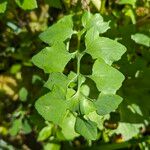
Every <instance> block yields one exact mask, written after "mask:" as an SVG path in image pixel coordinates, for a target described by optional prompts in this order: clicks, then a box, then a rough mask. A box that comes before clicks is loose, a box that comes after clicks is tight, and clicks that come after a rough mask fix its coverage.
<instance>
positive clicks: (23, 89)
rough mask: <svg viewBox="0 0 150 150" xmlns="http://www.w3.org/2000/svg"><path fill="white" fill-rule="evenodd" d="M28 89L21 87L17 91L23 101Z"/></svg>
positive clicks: (25, 98)
mask: <svg viewBox="0 0 150 150" xmlns="http://www.w3.org/2000/svg"><path fill="white" fill-rule="evenodd" d="M27 96H28V90H27V89H26V88H25V87H22V88H21V89H20V91H19V99H20V100H21V101H23V102H25V101H26V100H27Z"/></svg>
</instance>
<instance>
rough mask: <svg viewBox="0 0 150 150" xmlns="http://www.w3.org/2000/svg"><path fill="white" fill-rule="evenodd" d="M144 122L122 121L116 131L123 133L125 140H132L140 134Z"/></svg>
mask: <svg viewBox="0 0 150 150" xmlns="http://www.w3.org/2000/svg"><path fill="white" fill-rule="evenodd" d="M142 127H143V125H142V124H132V123H125V122H120V123H119V126H118V128H117V129H116V130H114V132H115V133H116V134H121V135H122V138H123V140H124V141H127V140H130V139H131V138H132V137H134V136H136V135H138V133H140V128H142Z"/></svg>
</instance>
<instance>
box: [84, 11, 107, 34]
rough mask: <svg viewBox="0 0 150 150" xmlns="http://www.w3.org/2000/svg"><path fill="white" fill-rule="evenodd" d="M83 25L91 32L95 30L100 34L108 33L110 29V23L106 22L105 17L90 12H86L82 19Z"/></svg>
mask: <svg viewBox="0 0 150 150" xmlns="http://www.w3.org/2000/svg"><path fill="white" fill-rule="evenodd" d="M82 25H83V26H84V27H85V28H86V29H87V30H89V29H90V28H94V29H95V30H97V31H98V32H99V33H104V32H106V31H107V30H108V29H109V28H110V27H109V22H104V21H103V17H102V16H101V15H100V14H95V15H93V14H91V13H90V12H85V13H84V14H83V17H82Z"/></svg>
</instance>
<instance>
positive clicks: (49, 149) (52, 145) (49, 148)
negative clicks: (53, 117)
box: [44, 143, 60, 150]
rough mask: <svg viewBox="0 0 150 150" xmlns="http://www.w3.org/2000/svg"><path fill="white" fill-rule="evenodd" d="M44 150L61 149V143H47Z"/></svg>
mask: <svg viewBox="0 0 150 150" xmlns="http://www.w3.org/2000/svg"><path fill="white" fill-rule="evenodd" d="M44 150H60V145H59V144H56V143H47V144H45V145H44Z"/></svg>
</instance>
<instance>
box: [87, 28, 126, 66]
mask: <svg viewBox="0 0 150 150" xmlns="http://www.w3.org/2000/svg"><path fill="white" fill-rule="evenodd" d="M85 42H86V52H87V53H88V54H90V55H91V56H92V57H93V59H95V58H102V59H103V60H104V61H105V62H106V63H107V64H109V65H111V64H112V63H113V62H114V61H118V60H119V59H120V58H121V56H122V55H123V54H124V53H125V51H126V48H125V46H123V45H122V44H120V43H118V42H117V41H114V40H112V39H109V38H105V37H99V36H98V33H97V31H96V30H95V29H94V28H92V29H90V30H89V31H88V32H87V34H86V39H85Z"/></svg>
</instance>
